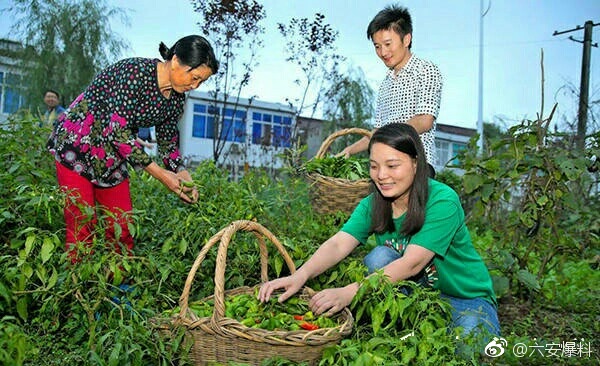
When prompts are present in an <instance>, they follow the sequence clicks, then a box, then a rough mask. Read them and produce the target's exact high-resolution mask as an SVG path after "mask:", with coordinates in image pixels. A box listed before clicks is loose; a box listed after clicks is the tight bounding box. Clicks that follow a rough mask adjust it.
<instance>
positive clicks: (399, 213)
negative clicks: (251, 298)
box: [258, 123, 500, 351]
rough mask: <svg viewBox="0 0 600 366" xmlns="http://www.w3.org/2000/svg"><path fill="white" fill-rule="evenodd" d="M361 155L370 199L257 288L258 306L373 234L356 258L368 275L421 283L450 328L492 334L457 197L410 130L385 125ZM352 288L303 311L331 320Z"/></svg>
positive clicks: (491, 315) (479, 267) (492, 306)
mask: <svg viewBox="0 0 600 366" xmlns="http://www.w3.org/2000/svg"><path fill="white" fill-rule="evenodd" d="M368 151H369V155H370V157H369V158H370V176H371V179H372V182H373V184H374V187H375V189H374V190H373V193H371V194H370V195H369V196H367V197H366V198H364V199H363V200H361V202H360V203H359V204H358V206H357V207H356V209H355V210H354V212H353V213H352V215H351V216H350V218H349V219H348V221H346V223H345V224H344V225H343V227H342V228H341V230H340V231H338V232H337V233H336V234H334V235H333V236H332V237H331V238H329V239H328V240H327V241H325V242H324V243H323V244H322V245H321V246H320V247H319V248H318V249H317V251H316V252H315V253H314V254H313V255H312V256H311V257H310V258H309V259H308V260H307V261H306V263H304V264H303V265H302V266H301V267H300V268H299V269H298V270H297V271H296V272H295V273H294V274H292V275H290V276H287V277H281V278H278V279H274V280H272V281H269V282H266V283H264V284H263V285H262V286H261V287H260V289H259V293H258V297H259V299H260V300H261V301H268V300H269V298H270V297H271V295H272V294H273V291H275V290H277V289H284V290H285V291H284V292H283V293H282V294H281V295H280V296H279V299H278V300H279V302H283V301H285V300H286V299H288V298H289V297H290V296H292V295H293V294H294V293H296V292H297V291H298V290H300V289H301V288H302V286H304V284H305V283H306V281H307V280H309V279H312V278H314V277H316V276H318V275H319V274H321V273H323V272H325V271H326V270H328V269H329V268H331V267H333V266H335V265H336V264H337V263H339V262H340V261H341V260H343V259H344V258H346V257H347V256H348V255H349V254H350V253H351V252H352V251H353V250H354V249H355V248H356V247H357V246H358V245H361V244H365V243H366V242H367V239H368V238H369V237H370V236H371V235H372V234H374V235H375V239H376V242H377V246H376V247H375V248H374V249H373V250H372V251H371V252H369V253H368V254H367V256H366V257H365V258H364V263H365V265H366V266H367V268H368V269H369V271H370V272H371V273H372V272H373V271H375V270H379V269H382V270H383V274H384V275H386V276H388V277H389V278H390V280H391V281H392V282H397V281H401V280H413V279H419V278H421V277H422V276H426V277H427V280H428V281H427V282H428V283H429V286H431V287H433V288H434V289H436V290H439V291H440V293H441V296H442V297H443V298H445V299H447V300H448V302H449V303H450V305H451V307H452V321H453V326H455V327H462V328H463V332H464V334H471V333H473V332H479V331H480V327H483V328H485V329H487V331H489V332H490V333H491V334H494V335H499V334H500V325H499V322H498V314H497V310H496V308H497V301H496V295H495V293H494V289H493V286H492V280H491V277H490V274H489V272H488V269H487V267H486V265H485V263H484V261H483V259H482V258H481V256H480V255H479V254H478V253H477V251H476V249H475V247H474V246H473V243H472V242H471V237H470V235H469V230H468V228H467V226H466V224H465V214H464V211H463V209H462V206H461V203H460V200H459V197H458V195H457V194H456V192H455V191H454V190H453V189H452V188H450V187H449V186H447V185H445V184H443V183H441V182H438V181H436V180H433V179H431V178H429V177H428V174H429V167H428V165H427V162H426V160H425V153H424V149H423V145H422V143H421V140H420V138H419V135H418V134H417V131H416V130H415V129H414V127H412V126H411V125H409V124H405V123H391V124H387V125H385V126H383V127H381V128H379V129H377V130H376V131H375V132H374V133H373V135H372V137H371V139H370V142H369V146H368ZM358 288H359V284H358V283H356V282H355V283H350V284H348V285H347V286H344V287H340V288H331V289H325V290H322V291H320V292H318V293H316V294H315V295H314V296H313V297H312V298H311V299H310V302H309V305H310V308H311V310H312V311H313V312H314V313H315V314H324V313H328V314H333V313H336V312H338V311H340V310H342V309H343V308H345V307H347V306H348V305H350V303H351V302H352V299H353V298H354V296H355V295H356V293H357V291H358ZM473 334H477V333H473ZM482 350H483V349H481V350H479V351H482Z"/></svg>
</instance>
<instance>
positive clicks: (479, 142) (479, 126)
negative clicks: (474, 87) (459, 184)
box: [477, 0, 492, 155]
mask: <svg viewBox="0 0 600 366" xmlns="http://www.w3.org/2000/svg"><path fill="white" fill-rule="evenodd" d="M491 6H492V1H491V0H490V2H489V3H488V7H487V9H486V10H485V11H484V10H483V0H479V86H478V96H479V100H478V103H477V133H478V134H479V140H477V147H478V148H479V154H482V155H483V17H484V16H485V15H486V14H487V12H488V11H489V10H490V7H491Z"/></svg>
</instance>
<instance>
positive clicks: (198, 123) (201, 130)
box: [192, 103, 217, 139]
mask: <svg viewBox="0 0 600 366" xmlns="http://www.w3.org/2000/svg"><path fill="white" fill-rule="evenodd" d="M215 111H217V109H216V108H214V107H212V106H210V105H206V104H200V103H195V104H194V116H193V118H192V136H193V137H201V138H207V139H212V138H213V137H214V135H215V113H214V112H215Z"/></svg>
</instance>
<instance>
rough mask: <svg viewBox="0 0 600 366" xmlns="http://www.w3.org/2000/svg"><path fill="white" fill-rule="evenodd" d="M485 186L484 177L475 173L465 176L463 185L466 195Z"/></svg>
mask: <svg viewBox="0 0 600 366" xmlns="http://www.w3.org/2000/svg"><path fill="white" fill-rule="evenodd" d="M482 184H483V177H482V176H480V175H476V174H473V173H468V174H465V175H464V176H463V185H464V187H465V193H473V192H474V191H475V190H477V189H478V188H479V187H480V186H481V185H482Z"/></svg>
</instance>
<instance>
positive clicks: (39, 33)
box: [2, 0, 129, 107]
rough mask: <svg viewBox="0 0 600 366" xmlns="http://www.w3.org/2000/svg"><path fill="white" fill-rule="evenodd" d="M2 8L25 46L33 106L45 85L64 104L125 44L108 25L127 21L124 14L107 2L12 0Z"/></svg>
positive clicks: (26, 87) (25, 80)
mask: <svg viewBox="0 0 600 366" xmlns="http://www.w3.org/2000/svg"><path fill="white" fill-rule="evenodd" d="M2 10H3V13H8V14H11V16H14V19H15V20H14V24H13V26H12V28H11V31H12V34H14V36H15V37H16V38H17V39H15V40H16V41H19V42H21V43H22V44H23V46H24V47H23V49H22V51H21V52H20V55H19V58H21V59H22V60H23V63H22V65H24V67H23V70H22V71H23V85H24V96H25V98H26V100H27V101H28V104H29V105H30V106H31V107H33V106H36V105H41V101H42V96H43V95H42V94H43V92H44V90H45V89H47V88H50V89H55V90H57V91H58V92H59V93H60V94H61V96H62V98H61V99H62V102H63V103H64V104H68V103H69V102H70V101H71V100H73V99H74V98H75V97H76V96H77V95H78V94H79V93H81V91H82V90H83V89H84V88H85V87H86V86H87V84H88V83H89V82H90V81H91V80H92V78H93V77H94V75H95V74H96V73H98V72H99V71H100V70H101V69H102V68H104V67H106V66H108V65H109V64H110V63H111V62H113V61H116V59H117V58H118V57H119V56H120V55H121V52H122V51H123V50H125V49H126V48H128V44H127V42H126V41H125V40H123V39H122V38H121V37H120V36H118V35H117V34H116V33H114V32H113V31H112V30H111V27H110V25H111V22H113V21H114V20H115V19H117V20H120V21H121V22H122V23H123V24H125V25H129V19H128V17H127V14H126V12H125V11H124V10H123V9H121V8H116V7H111V6H108V5H107V2H106V1H105V0H13V1H12V2H11V6H9V7H8V8H5V9H2ZM4 16H6V14H4Z"/></svg>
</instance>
